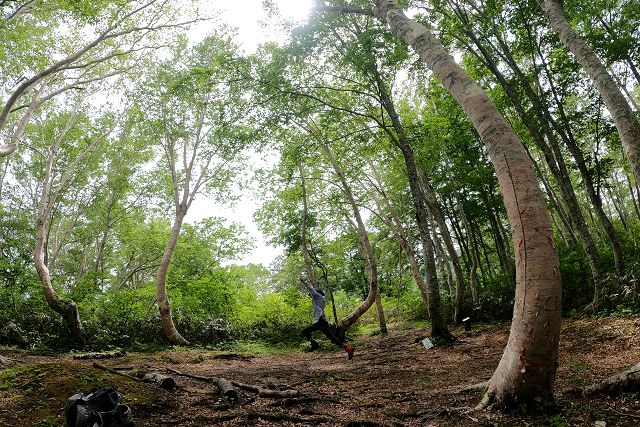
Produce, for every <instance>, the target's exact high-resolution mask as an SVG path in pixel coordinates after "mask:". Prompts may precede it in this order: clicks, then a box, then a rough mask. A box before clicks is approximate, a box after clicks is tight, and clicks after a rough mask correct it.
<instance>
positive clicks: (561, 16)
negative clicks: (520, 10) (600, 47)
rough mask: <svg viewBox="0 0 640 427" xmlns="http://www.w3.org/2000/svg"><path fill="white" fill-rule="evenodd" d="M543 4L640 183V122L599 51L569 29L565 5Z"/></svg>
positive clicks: (543, 0) (544, 0)
mask: <svg viewBox="0 0 640 427" xmlns="http://www.w3.org/2000/svg"><path fill="white" fill-rule="evenodd" d="M539 3H540V6H541V7H542V9H543V10H544V13H545V14H546V15H547V18H548V19H549V23H550V24H551V27H552V28H553V29H554V31H555V32H556V34H557V35H558V37H559V38H560V40H561V41H562V43H563V44H564V45H565V46H566V47H567V49H569V50H570V51H571V53H573V54H574V55H575V57H576V58H577V59H578V61H579V62H580V64H581V65H582V67H583V68H584V70H585V71H586V72H587V74H588V75H589V77H590V78H591V80H593V83H594V85H595V87H596V89H598V92H599V93H600V96H601V97H602V99H603V101H604V103H605V105H606V106H607V109H608V110H609V113H610V114H611V117H612V119H613V122H614V123H615V125H616V128H617V129H618V134H619V135H620V141H621V142H622V147H623V148H624V151H625V154H626V155H627V158H628V159H629V163H631V167H632V168H633V171H634V173H635V176H636V180H637V181H640V121H638V118H637V117H636V115H635V113H634V112H633V109H632V108H631V106H630V105H629V103H628V102H627V100H626V98H625V97H624V95H623V94H622V92H621V91H620V88H619V87H618V85H617V84H616V82H615V80H614V79H613V77H612V76H611V74H609V71H608V70H607V68H606V67H605V66H604V65H603V64H602V62H601V61H600V58H598V56H597V55H596V53H595V51H594V50H593V49H592V48H591V46H589V45H588V44H587V43H585V42H584V40H582V38H580V36H579V35H578V33H577V32H576V31H575V30H574V29H573V28H571V25H569V22H568V21H567V18H566V16H565V13H564V6H563V1H562V0H539Z"/></svg>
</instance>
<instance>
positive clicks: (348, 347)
mask: <svg viewBox="0 0 640 427" xmlns="http://www.w3.org/2000/svg"><path fill="white" fill-rule="evenodd" d="M342 348H344V351H346V352H347V355H348V356H349V360H351V359H353V346H352V345H349V344H345V345H344V347H342Z"/></svg>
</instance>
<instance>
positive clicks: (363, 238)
mask: <svg viewBox="0 0 640 427" xmlns="http://www.w3.org/2000/svg"><path fill="white" fill-rule="evenodd" d="M310 133H311V134H313V132H312V131H311V132H310ZM320 146H321V147H322V149H323V150H324V152H325V154H326V155H327V158H328V159H329V162H330V163H331V166H333V170H334V171H335V173H336V176H337V177H338V179H339V180H340V184H341V185H342V190H343V191H344V194H345V195H346V196H347V199H348V201H349V204H350V205H351V209H352V210H353V215H354V217H355V220H356V231H357V233H358V250H359V252H360V255H361V256H362V259H363V260H364V268H365V273H366V276H367V281H368V282H369V292H368V294H367V297H366V298H365V300H364V301H363V302H362V304H360V305H359V306H358V307H356V308H355V310H353V311H352V312H351V313H350V314H348V315H347V316H346V317H345V318H343V319H342V320H340V321H339V322H338V324H337V325H336V335H337V336H338V338H344V336H345V334H346V332H347V330H348V329H349V328H350V327H351V326H352V325H353V324H354V323H355V322H356V321H357V320H358V319H359V318H360V317H361V316H362V315H363V314H364V313H365V312H366V311H367V310H368V309H369V308H371V306H372V305H373V303H374V302H375V299H376V296H377V295H378V265H377V263H376V258H375V254H374V253H373V248H372V247H371V242H370V241H369V235H368V233H367V229H366V228H365V225H364V221H363V220H362V216H361V215H360V209H359V208H358V204H357V203H356V199H355V198H354V197H353V192H352V191H351V187H350V186H349V183H348V182H347V178H346V177H345V176H344V173H343V172H342V169H341V168H340V165H339V164H338V162H337V161H336V159H335V157H334V156H333V153H331V150H330V149H329V146H328V145H326V144H324V143H322V142H321V143H320Z"/></svg>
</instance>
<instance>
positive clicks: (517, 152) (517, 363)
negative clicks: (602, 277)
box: [373, 0, 562, 407]
mask: <svg viewBox="0 0 640 427" xmlns="http://www.w3.org/2000/svg"><path fill="white" fill-rule="evenodd" d="M375 6H376V7H375V8H374V10H373V13H374V15H375V16H376V17H378V18H379V19H381V20H383V21H385V22H387V24H388V25H389V27H390V29H391V31H392V32H393V33H394V34H395V35H397V36H398V37H399V38H401V39H402V40H404V41H405V42H407V43H408V44H409V45H410V46H411V47H413V49H414V50H415V51H416V52H417V53H418V55H419V56H420V57H421V58H422V59H423V60H424V61H425V62H426V63H427V66H428V67H429V68H430V69H431V70H432V71H433V72H434V75H435V76H436V77H437V78H438V79H439V80H440V82H442V84H443V85H444V87H445V88H446V89H448V90H449V92H450V93H451V94H452V95H453V97H454V98H455V99H456V100H457V101H458V103H459V104H460V105H461V107H462V108H463V110H464V111H465V113H466V114H467V115H468V116H469V118H470V120H471V122H472V123H473V125H474V127H475V128H476V130H477V131H478V133H479V135H480V136H481V137H482V139H483V141H484V143H485V145H486V147H487V151H488V153H489V156H490V158H491V161H492V163H493V165H494V167H495V169H496V174H497V176H498V182H499V183H500V189H501V191H502V196H503V199H504V202H505V206H506V211H507V215H508V217H509V223H510V225H511V230H512V233H513V245H514V252H515V256H516V294H515V305H514V317H513V322H512V325H511V332H510V334H509V340H508V342H507V346H506V348H505V351H504V353H503V356H502V359H501V360H500V363H499V365H498V368H497V369H496V371H495V373H494V374H493V376H492V378H491V380H490V381H489V388H488V390H487V393H486V395H485V397H484V399H483V401H482V402H481V405H480V406H481V407H486V406H487V405H488V404H490V403H492V402H495V403H497V404H500V405H504V406H510V405H513V404H516V403H534V402H543V401H549V400H553V382H554V379H555V374H556V360H557V354H558V343H559V337H560V305H561V289H562V288H561V282H560V271H559V260H558V255H557V252H556V249H555V243H554V240H553V235H552V233H551V224H550V222H549V217H548V215H547V211H546V205H545V202H544V197H543V196H542V192H541V191H540V188H539V187H538V183H537V181H536V179H535V175H534V173H533V168H532V166H531V162H530V160H529V157H528V156H527V153H526V151H525V150H524V147H523V145H522V143H521V142H520V140H519V139H518V137H517V135H516V134H515V132H514V131H513V129H512V128H511V127H510V126H509V124H508V123H507V122H506V120H505V119H504V117H502V115H501V114H500V112H499V110H498V109H497V107H496V106H495V105H494V104H493V103H492V102H491V101H490V100H489V98H488V97H487V95H486V93H485V92H484V91H483V90H482V89H481V88H480V86H479V85H478V84H477V83H476V82H475V81H473V80H472V79H471V78H470V77H469V75H467V74H466V73H465V72H464V71H463V70H462V69H461V68H460V67H459V66H458V65H457V64H456V62H455V61H454V59H453V58H452V57H451V56H450V55H449V54H448V53H447V52H446V51H445V50H444V48H443V47H442V45H441V44H440V42H439V41H438V40H437V39H436V37H435V36H434V35H433V33H432V32H431V31H430V30H429V29H427V28H426V27H425V26H423V25H421V24H419V23H417V22H415V21H413V20H411V19H409V18H407V17H406V15H405V14H404V13H403V12H402V10H401V9H400V8H399V7H398V6H397V5H396V3H395V2H394V1H393V0H376V1H375Z"/></svg>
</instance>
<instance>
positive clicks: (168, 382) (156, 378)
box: [132, 371, 176, 390]
mask: <svg viewBox="0 0 640 427" xmlns="http://www.w3.org/2000/svg"><path fill="white" fill-rule="evenodd" d="M132 375H133V376H135V377H138V378H141V379H142V381H144V382H147V383H154V384H156V385H157V386H158V387H160V388H161V389H164V390H173V389H175V388H176V381H175V380H174V379H173V378H171V377H170V376H168V375H163V374H161V373H158V372H146V371H134V372H132Z"/></svg>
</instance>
